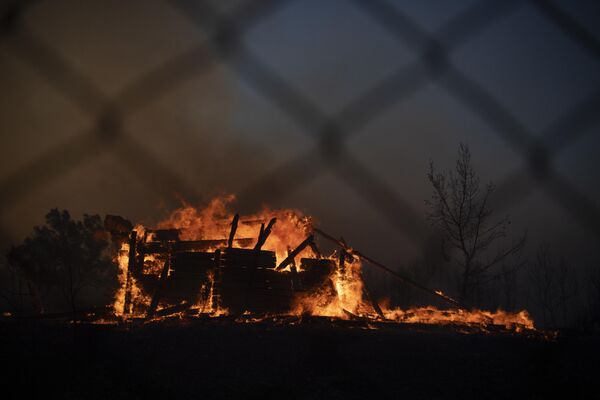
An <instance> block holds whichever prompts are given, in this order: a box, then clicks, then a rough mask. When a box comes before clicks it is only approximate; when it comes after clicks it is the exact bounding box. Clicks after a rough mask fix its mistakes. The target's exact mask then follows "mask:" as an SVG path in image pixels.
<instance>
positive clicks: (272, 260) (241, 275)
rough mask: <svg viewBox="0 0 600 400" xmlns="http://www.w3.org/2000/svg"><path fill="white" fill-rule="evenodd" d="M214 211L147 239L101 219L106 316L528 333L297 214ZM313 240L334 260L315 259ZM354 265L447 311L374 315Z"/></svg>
mask: <svg viewBox="0 0 600 400" xmlns="http://www.w3.org/2000/svg"><path fill="white" fill-rule="evenodd" d="M224 210H225V207H224V206H223V204H222V203H219V202H218V201H216V200H215V201H213V202H212V203H211V205H209V207H207V209H205V210H196V209H194V208H193V207H186V208H183V209H180V210H177V211H176V212H174V214H173V215H172V216H171V217H170V218H169V220H167V221H166V222H164V223H160V224H159V225H158V226H157V228H156V229H152V230H149V229H146V228H145V227H143V226H141V225H139V226H136V227H133V226H132V224H131V223H129V222H128V221H126V220H124V219H123V218H121V217H115V216H108V217H107V219H106V221H105V225H106V229H107V230H109V231H110V232H111V234H112V236H113V239H114V240H115V242H117V243H119V250H118V251H117V253H118V254H117V257H116V258H117V261H118V263H119V269H120V276H119V278H120V282H121V285H120V289H119V291H118V293H117V294H116V296H115V304H114V310H115V314H116V315H117V316H120V317H124V318H132V317H135V318H142V319H145V320H149V319H151V320H154V319H157V318H162V317H165V316H169V315H188V316H194V315H195V316H199V315H206V316H211V317H215V316H221V315H233V316H241V315H250V316H262V317H264V316H268V315H273V316H283V315H286V316H290V315H297V316H300V315H312V316H319V317H332V318H341V319H363V320H369V321H374V320H379V321H388V322H389V321H392V322H405V323H415V322H416V323H427V324H456V323H458V324H464V325H470V326H480V327H486V326H491V325H494V326H505V327H506V328H507V329H515V330H520V329H533V322H532V321H531V320H530V319H529V316H528V315H527V312H526V311H522V312H520V313H507V312H504V311H501V310H498V311H496V312H489V311H480V310H467V309H466V308H465V307H463V306H461V305H460V304H458V303H457V302H456V301H455V300H453V299H452V298H450V297H448V296H446V295H445V294H444V293H442V292H441V291H437V290H432V289H429V288H427V287H425V286H423V285H421V284H419V283H418V282H415V281H413V280H411V279H409V278H407V277H405V276H402V275H401V274H400V273H398V272H397V271H395V270H393V269H390V268H388V267H387V266H385V265H383V264H381V263H380V262H378V261H376V260H374V259H372V258H370V257H369V256H367V255H365V254H364V253H361V252H359V251H358V250H356V249H353V248H351V247H349V246H348V245H347V244H346V242H345V241H344V240H343V239H336V238H335V237H333V236H331V235H329V234H327V233H325V232H323V231H322V230H320V229H318V228H315V227H313V226H312V223H311V220H310V219H309V218H306V217H300V216H299V215H298V213H297V212H293V211H290V210H275V211H268V212H263V213H261V214H258V215H252V216H248V217H246V218H244V219H243V220H242V219H240V217H239V215H237V214H236V215H231V214H228V213H227V212H225V211H224ZM315 235H319V236H320V237H321V238H324V239H326V240H328V241H329V242H331V243H333V244H334V245H335V246H336V248H337V250H336V251H335V252H333V253H332V254H330V255H328V256H324V255H322V254H321V252H320V251H319V248H318V247H317V244H316V242H315ZM361 262H366V263H369V264H370V265H372V266H374V267H377V268H379V269H381V270H383V271H385V272H386V273H387V274H389V276H391V277H393V278H395V279H397V280H399V281H401V282H403V283H405V284H408V285H410V286H412V287H414V288H416V289H418V290H421V291H423V292H426V293H428V294H429V295H431V296H432V297H436V298H438V299H441V300H443V301H444V302H445V303H447V304H449V305H450V306H451V309H447V310H442V309H438V308H436V307H433V306H427V307H420V308H413V309H408V310H402V309H399V308H396V309H391V308H388V307H383V306H381V305H380V304H378V302H377V301H376V299H375V298H374V297H373V296H372V294H371V291H370V290H369V288H368V287H367V285H366V283H365V282H364V280H363V279H362V265H361Z"/></svg>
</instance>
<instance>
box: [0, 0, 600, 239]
mask: <svg viewBox="0 0 600 400" xmlns="http://www.w3.org/2000/svg"><path fill="white" fill-rule="evenodd" d="M41 3H45V2H41V1H40V2H38V1H15V2H12V3H9V4H8V5H7V6H5V7H4V8H3V9H2V13H3V14H2V16H1V17H0V41H1V42H2V45H3V46H4V51H6V52H8V53H10V54H11V56H13V57H16V58H18V59H19V60H20V62H22V63H24V64H26V65H27V66H28V68H30V69H31V70H32V71H34V73H35V74H36V75H38V77H39V78H40V79H42V80H43V81H44V82H45V83H46V84H48V85H50V86H52V87H53V88H54V89H55V90H57V91H58V92H60V94H61V95H62V96H63V97H64V98H66V99H67V100H68V101H69V102H70V103H71V104H72V105H74V106H76V107H77V109H78V110H79V112H81V113H82V114H84V115H85V116H87V117H88V118H89V119H90V120H92V121H94V123H93V126H92V127H91V128H89V129H86V130H84V131H82V132H80V133H79V134H77V135H74V136H72V137H71V138H70V139H68V140H67V141H65V142H60V143H57V144H56V145H55V146H54V147H52V148H50V149H49V150H47V151H46V152H45V153H43V154H40V155H38V156H37V157H36V158H35V159H34V160H32V161H30V162H29V163H28V164H26V165H23V166H21V167H20V168H19V169H17V170H14V171H12V173H11V174H10V175H8V176H5V177H4V178H3V179H2V181H1V182H0V193H2V197H1V198H0V206H1V209H2V210H10V209H11V207H12V206H13V205H15V204H17V203H19V202H20V201H21V200H22V199H23V198H25V197H26V196H28V195H29V194H30V193H32V192H34V191H35V190H36V188H38V187H39V186H40V185H42V184H46V183H48V182H52V181H53V180H55V179H56V178H59V177H60V176H62V175H63V174H66V173H67V172H68V171H69V170H71V169H73V168H75V167H79V166H81V165H85V164H86V163H88V162H90V160H93V159H94V158H95V157H97V156H99V155H100V154H104V153H111V154H112V156H113V157H115V158H117V159H119V160H120V161H121V162H123V163H124V165H127V167H128V169H129V170H130V171H131V172H132V173H133V174H135V176H136V177H137V178H138V179H139V181H140V182H142V184H143V185H147V186H148V187H149V188H150V189H152V190H156V191H162V192H165V193H178V194H180V195H181V196H182V197H183V198H185V199H187V200H188V201H190V202H198V201H201V200H206V199H205V197H204V196H205V194H203V193H202V192H201V190H200V189H199V188H198V187H195V186H193V185H190V184H189V182H188V181H187V180H186V179H183V178H182V177H180V176H178V174H177V173H176V172H174V171H173V170H172V169H171V168H170V167H169V166H168V165H166V164H165V163H164V162H162V161H161V160H159V159H158V158H157V157H156V156H155V155H153V153H152V152H150V151H147V150H144V148H145V147H144V146H139V143H138V141H139V138H138V137H137V136H135V135H130V134H129V133H128V129H127V127H126V125H127V124H126V122H127V121H128V119H129V118H130V116H132V115H133V114H135V113H136V111H138V110H139V109H140V108H142V107H144V106H146V105H147V104H149V103H152V102H157V101H158V100H159V99H160V98H161V97H162V96H164V95H165V94H167V93H168V92H169V91H172V90H174V89H175V88H178V87H182V86H185V85H186V84H187V83H188V82H189V81H190V80H192V79H194V78H196V77H198V76H200V75H202V74H207V73H210V71H211V70H212V69H214V68H217V65H219V64H222V63H225V64H226V65H228V66H229V67H230V69H231V70H232V71H234V73H235V74H236V76H237V79H239V80H241V81H242V82H243V83H244V84H245V85H247V86H248V87H250V88H252V89H253V90H255V91H256V92H257V93H259V94H260V95H262V96H263V98H264V99H266V100H267V101H268V102H269V103H270V104H271V105H272V106H273V107H275V108H276V109H277V110H278V112H280V113H282V114H283V115H285V117H287V118H289V119H290V120H291V121H293V123H294V124H296V125H297V126H298V127H299V128H300V130H301V131H302V132H305V133H306V137H305V138H304V140H305V141H306V142H307V143H308V144H309V145H308V146H306V147H303V148H301V149H300V151H299V152H298V153H297V155H296V156H294V157H291V158H289V159H287V160H285V161H284V162H283V163H281V164H280V165H278V166H277V168H276V169H274V170H271V171H269V172H268V173H266V174H264V175H262V176H259V177H258V178H257V179H256V180H255V181H253V182H251V183H249V184H247V185H246V186H245V187H246V189H245V190H243V191H242V192H241V193H239V197H240V199H256V200H255V202H257V203H260V202H261V201H262V198H261V195H262V193H265V192H268V193H269V199H276V198H278V196H281V195H283V194H284V193H287V192H289V191H294V190H297V189H299V188H301V187H303V186H305V185H307V184H310V183H311V182H312V181H313V180H314V179H316V177H318V176H321V175H323V174H324V173H331V174H334V175H335V176H336V177H337V178H339V179H340V180H341V181H343V182H345V183H346V184H347V185H348V187H350V188H351V189H352V190H353V191H355V192H356V194H357V195H358V196H359V197H362V198H364V200H365V201H366V203H368V204H370V205H371V206H372V208H373V210H374V211H375V212H376V213H380V214H381V215H382V216H383V217H385V218H386V219H387V220H389V221H390V222H391V223H392V225H393V226H394V227H395V228H396V229H397V230H399V231H400V232H402V233H403V234H406V235H407V236H409V237H411V238H413V239H414V240H415V241H416V242H418V243H424V242H425V241H426V236H427V233H426V232H427V229H426V227H425V225H424V224H425V222H424V220H423V216H422V215H419V214H418V213H417V212H416V211H415V210H414V209H413V208H412V207H411V205H410V203H409V201H407V200H406V199H404V198H403V197H402V196H401V195H399V194H398V193H397V191H396V190H394V189H393V188H391V187H389V184H388V183H386V180H384V179H381V178H380V177H379V176H378V175H377V174H376V173H374V172H373V171H372V170H371V169H370V168H369V166H368V165H365V163H364V161H361V160H360V159H359V158H357V157H356V156H354V155H353V154H352V153H351V152H350V151H348V150H347V143H348V141H349V139H350V138H351V137H355V136H357V135H360V134H361V132H362V131H363V130H362V128H363V127H365V126H366V125H368V124H369V123H371V122H372V121H374V120H375V119H377V118H378V117H379V116H381V115H382V114H383V113H384V112H386V111H387V110H389V109H390V108H392V107H393V106H394V105H396V104H398V103H399V102H402V101H405V100H407V99H409V98H411V96H414V94H415V93H416V92H418V91H419V90H421V89H422V88H424V87H425V86H426V85H428V84H430V83H431V82H435V83H436V84H437V85H438V86H439V87H440V88H442V89H443V90H444V91H445V92H447V94H448V95H450V96H452V97H453V98H455V99H456V100H457V101H458V102H459V103H461V104H463V105H464V106H465V107H466V108H468V109H469V110H470V111H471V112H472V113H474V114H476V115H477V116H478V117H479V118H480V119H481V120H483V121H484V122H485V123H486V124H487V125H488V126H489V127H490V128H491V130H492V131H493V132H494V133H495V134H496V135H497V137H498V138H500V139H501V140H502V141H504V142H505V143H506V144H507V145H508V146H509V147H510V148H511V149H513V150H515V152H516V153H518V154H520V155H521V156H522V160H523V163H524V165H525V167H524V168H523V169H522V170H521V171H518V172H515V173H513V174H512V175H510V176H509V177H508V178H506V179H505V180H504V181H503V182H500V183H499V185H498V186H499V190H498V191H497V192H498V193H500V194H502V197H500V198H499V203H498V207H499V208H501V209H502V208H507V207H509V206H510V205H513V204H515V203H518V202H519V201H521V200H522V199H523V198H524V197H525V196H526V195H527V194H528V193H529V192H530V191H531V190H532V189H533V188H534V187H540V188H543V190H544V192H545V193H546V194H547V195H548V196H550V197H551V198H553V199H554V200H555V201H556V202H557V203H558V204H560V205H561V206H562V208H563V209H564V210H565V211H566V212H567V213H569V215H570V216H571V217H572V219H573V220H575V221H576V222H577V223H578V224H580V225H581V226H583V227H585V228H586V229H588V230H589V231H590V232H592V233H593V234H594V235H598V236H600V212H599V210H598V206H597V203H595V202H594V201H593V200H592V199H589V198H588V197H586V195H584V194H582V193H580V192H579V191H578V190H577V189H576V188H575V186H574V185H573V184H572V183H571V182H569V180H568V179H567V178H565V177H564V176H562V175H561V174H560V172H559V171H557V170H556V169H555V168H554V166H553V160H554V159H555V158H556V157H557V156H558V155H559V154H561V153H562V152H566V151H569V148H570V147H572V145H573V144H574V143H575V142H577V141H578V140H580V139H581V138H582V137H583V136H584V135H585V134H586V133H587V132H589V131H590V128H592V127H594V126H595V125H596V124H597V123H598V119H600V113H598V104H599V103H600V89H597V90H595V91H593V92H592V94H591V95H589V96H588V97H587V98H585V99H584V100H583V101H581V102H580V103H579V104H578V105H576V106H575V107H572V108H571V109H570V110H568V112H567V113H566V114H564V115H563V116H562V117H560V118H558V119H557V120H556V121H554V123H552V124H551V125H550V126H549V127H548V128H546V129H544V131H543V132H540V133H538V132H533V131H531V129H530V128H528V127H527V126H526V125H525V124H524V123H522V122H521V121H520V120H519V118H517V117H516V116H515V115H513V113H512V112H511V111H510V110H508V109H507V108H506V107H505V106H504V105H503V104H502V103H501V102H500V101H498V99H497V98H496V96H495V94H494V93H492V92H490V91H489V90H488V89H486V88H484V87H482V86H481V85H480V84H479V83H478V82H477V81H476V80H475V79H473V78H472V77H471V76H469V74H468V73H465V72H463V71H462V70H461V68H459V67H457V66H456V65H455V64H454V63H453V61H452V57H451V56H452V53H453V51H454V50H455V49H456V48H458V47H459V46H460V45H461V44H462V43H465V42H466V41H469V40H472V39H473V38H476V37H478V36H479V35H481V34H482V32H484V31H485V30H486V29H487V28H488V27H489V26H490V25H492V24H494V23H497V22H498V21H500V20H502V19H504V18H507V17H508V16H510V15H511V13H514V12H515V10H516V9H518V8H519V7H520V6H521V5H522V4H523V2H522V1H493V2H490V1H480V2H475V3H473V4H472V5H471V6H469V7H467V8H466V9H464V10H462V11H461V12H460V13H458V14H457V15H455V16H453V17H452V18H450V19H449V20H448V21H447V22H446V23H444V24H443V25H442V26H441V28H439V29H437V30H436V31H435V32H433V33H432V32H431V30H428V29H425V28H424V27H422V26H420V24H419V23H418V22H417V21H416V20H414V19H413V18H411V17H409V16H408V15H405V14H403V13H402V12H401V11H400V9H399V8H397V7H394V6H392V5H390V4H389V3H387V2H385V1H366V0H356V1H351V2H349V3H350V4H351V6H352V7H354V8H355V9H356V10H358V11H359V12H361V13H363V14H364V16H365V17H367V18H368V19H369V21H370V23H375V24H378V26H379V27H380V28H381V29H382V30H384V31H386V32H387V33H389V34H390V35H391V36H392V37H393V38H394V40H396V41H397V42H398V45H399V46H402V47H403V48H407V49H409V51H410V52H412V53H413V54H414V55H415V58H414V60H416V61H413V62H410V63H408V64H405V65H402V66H400V67H399V69H398V70H397V71H395V72H394V73H393V74H390V75H388V76H387V77H386V78H385V79H383V80H381V81H379V82H375V83H374V84H372V85H371V86H370V88H369V89H368V90H366V91H364V92H362V94H360V95H359V96H357V97H356V98H353V99H348V100H347V102H346V103H345V105H344V106H343V107H342V108H341V109H339V110H338V111H336V112H334V113H328V112H325V111H323V110H322V107H319V105H317V104H315V103H314V101H311V99H309V98H307V96H306V95H305V94H304V93H303V92H301V91H299V90H298V89H297V88H296V87H295V86H294V85H292V84H290V83H289V81H288V80H287V79H286V78H285V77H284V76H283V75H282V74H281V73H280V71H277V70H275V69H273V67H271V66H268V65H267V64H266V63H264V62H263V61H262V60H261V59H260V57H258V56H257V55H256V54H254V53H253V51H252V50H251V49H250V47H249V46H248V45H247V44H246V43H245V42H244V40H243V39H244V36H245V35H246V34H247V32H248V31H249V30H251V29H252V28H254V27H256V26H259V25H260V24H261V23H262V22H263V21H264V20H265V19H267V18H269V16H271V15H272V14H274V13H275V12H277V11H278V10H280V9H282V8H284V7H285V6H288V3H292V2H291V1H283V0H281V1H277V0H267V1H247V2H239V4H238V5H237V6H236V7H235V8H233V9H232V10H229V12H227V13H224V12H222V11H221V10H218V9H217V8H214V7H213V6H212V5H211V4H213V3H210V2H204V1H191V0H176V1H168V2H166V4H167V5H168V7H169V8H170V9H171V10H172V11H173V12H174V13H179V15H180V16H183V17H184V18H186V19H187V20H189V22H190V23H191V24H193V25H194V26H196V27H197V28H198V30H199V34H201V35H203V38H204V39H205V40H206V41H207V43H208V44H209V47H208V48H207V46H206V43H204V42H203V43H202V45H198V46H195V47H192V48H190V49H188V50H186V51H185V52H182V53H180V54H177V55H176V56H174V57H172V58H170V59H167V60H163V61H162V62H161V63H159V64H158V65H157V66H155V67H153V68H152V69H150V70H148V71H145V72H143V73H141V74H140V75H139V76H137V77H136V78H135V79H134V80H133V81H131V82H130V83H129V84H128V85H127V86H126V88H125V89H123V90H121V91H120V92H119V93H118V94H117V95H115V96H111V97H107V96H106V95H105V94H103V93H104V91H103V90H101V88H98V87H96V84H95V83H94V82H92V81H91V80H90V79H88V78H87V77H86V76H84V75H82V74H81V73H79V72H78V71H79V70H78V69H77V68H74V67H73V65H72V64H71V61H70V60H68V59H66V58H64V57H63V56H61V54H60V53H59V52H58V51H56V50H55V49H54V48H53V46H52V45H50V44H49V43H50V42H49V41H47V40H46V38H43V37H39V36H36V35H35V34H34V33H32V31H31V29H30V28H29V27H28V26H27V24H24V23H22V22H23V19H24V17H25V16H26V15H27V14H28V13H30V12H32V11H33V10H35V9H36V7H38V5H39V4H41ZM528 3H529V4H530V5H532V6H533V7H535V9H536V10H537V11H538V12H539V14H540V15H542V16H543V17H544V18H545V19H546V20H547V21H548V22H549V23H551V24H553V25H554V26H556V27H558V28H559V30H560V31H561V32H562V33H563V34H564V35H565V36H566V37H568V38H569V39H570V40H572V41H574V42H576V43H577V44H578V45H580V46H581V47H582V48H583V49H584V50H585V51H586V52H587V53H589V55H590V56H592V57H594V58H596V59H600V41H599V40H598V39H597V38H596V37H594V35H593V34H592V33H590V32H589V31H588V30H587V29H586V28H585V27H584V26H582V25H581V24H580V23H579V22H577V21H576V20H575V19H574V18H572V17H571V16H569V15H568V14H567V13H565V12H563V11H562V10H561V8H560V7H558V6H557V5H555V4H554V3H553V2H552V1H544V0H539V1H531V2H528ZM4 134H10V132H5V133H4ZM2 236H3V237H4V238H5V239H6V240H5V242H6V241H7V240H8V239H9V237H10V235H9V234H8V233H7V232H4V233H3V234H2Z"/></svg>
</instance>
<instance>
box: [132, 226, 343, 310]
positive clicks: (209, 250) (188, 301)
mask: <svg viewBox="0 0 600 400" xmlns="http://www.w3.org/2000/svg"><path fill="white" fill-rule="evenodd" d="M238 221H239V217H238V215H236V216H235V217H234V219H233V221H232V223H231V230H230V235H229V238H228V239H216V240H215V239H205V240H182V239H181V238H180V231H179V230H177V229H157V230H146V231H145V232H144V233H143V235H139V234H138V232H137V231H136V230H132V231H131V232H130V233H129V239H128V240H129V242H128V246H127V247H128V249H127V252H128V255H127V272H126V278H125V279H126V282H125V295H124V304H123V314H124V315H129V314H134V315H142V314H145V316H146V317H153V316H155V315H162V316H164V315H168V314H171V313H177V312H182V311H185V310H188V309H190V308H196V309H197V310H199V312H200V313H204V312H206V313H211V312H218V310H222V311H223V310H226V312H227V313H231V314H234V315H236V314H242V313H251V314H284V313H288V312H290V310H291V308H292V306H293V302H294V299H295V298H296V296H298V295H301V294H303V293H310V292H313V291H317V290H326V291H327V290H330V291H334V290H335V289H334V288H333V287H331V285H332V282H331V281H330V280H329V277H330V275H331V274H332V272H333V270H334V268H336V263H335V262H334V261H333V260H331V259H328V258H320V257H317V258H308V257H302V258H300V265H296V257H297V256H298V254H300V253H301V252H302V250H304V249H305V248H306V247H311V248H312V249H313V252H315V253H317V254H318V250H317V249H316V245H315V242H314V240H313V236H312V235H311V236H308V237H307V238H306V239H305V240H304V241H303V242H301V243H300V244H299V245H298V246H297V247H296V248H295V249H293V250H290V252H289V255H288V256H287V257H286V258H285V259H284V260H283V261H282V262H280V263H279V264H277V259H276V256H275V252H274V251H269V250H264V249H263V248H262V247H263V245H264V243H265V242H266V240H267V238H268V236H269V234H270V232H271V229H272V227H273V225H274V224H275V222H276V219H271V220H270V221H269V223H268V224H267V225H266V227H265V226H264V224H263V225H262V226H261V228H260V233H259V236H258V238H256V239H253V238H237V239H236V238H235V233H236V229H237V224H238ZM252 244H254V245H253V247H249V246H251V245H252ZM134 282H135V283H134ZM134 285H135V286H136V288H135V289H134ZM136 290H137V291H143V292H144V293H147V294H151V295H150V297H149V299H146V301H145V302H138V303H137V304H136V302H135V301H134V300H133V298H134V297H135V291H136Z"/></svg>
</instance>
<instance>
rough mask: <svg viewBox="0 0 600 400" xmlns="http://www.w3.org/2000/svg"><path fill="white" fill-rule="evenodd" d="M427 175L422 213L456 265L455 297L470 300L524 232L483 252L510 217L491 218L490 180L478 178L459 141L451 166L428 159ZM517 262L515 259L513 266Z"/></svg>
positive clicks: (502, 232) (516, 247)
mask: <svg viewBox="0 0 600 400" xmlns="http://www.w3.org/2000/svg"><path fill="white" fill-rule="evenodd" d="M427 178H428V180H429V182H430V183H431V186H432V188H433V194H432V196H431V200H429V201H426V204H427V205H428V207H429V211H428V215H427V216H428V219H429V220H430V222H431V224H432V225H433V226H434V227H435V228H437V229H439V231H440V233H441V234H442V238H443V243H444V246H443V248H444V253H445V254H446V257H447V258H449V259H451V260H453V261H454V262H455V263H456V264H457V265H458V266H459V269H460V279H459V298H460V300H461V301H471V300H473V299H472V297H473V295H474V294H475V293H476V292H477V291H478V290H479V289H481V287H482V285H483V284H484V283H486V282H488V281H489V280H490V279H493V277H496V276H498V275H499V274H502V273H506V272H507V271H506V270H505V271H500V272H498V271H495V269H497V268H495V267H498V266H500V265H502V263H503V262H506V261H507V259H508V258H509V257H511V256H513V255H517V254H518V253H519V252H520V250H521V249H522V248H523V246H524V244H525V236H523V237H522V238H521V239H520V240H519V241H517V242H516V243H513V244H511V245H510V246H509V247H506V248H502V249H500V250H498V251H497V253H496V254H495V255H493V256H491V257H486V256H487V255H488V253H489V252H488V250H490V249H491V248H492V245H494V244H496V243H497V242H499V241H500V240H501V239H503V238H506V236H507V233H506V229H507V227H508V225H509V224H510V220H509V219H508V217H503V218H500V219H498V220H495V221H494V220H493V219H492V216H493V210H492V209H491V208H490V196H491V195H492V193H493V192H494V185H493V184H492V183H488V184H487V185H485V186H482V185H481V184H480V179H479V176H478V175H477V174H476V173H475V170H474V169H473V166H472V164H471V152H470V151H469V148H468V146H466V145H464V144H462V143H461V144H460V147H459V150H458V158H457V160H456V166H455V169H454V170H448V171H446V172H439V171H437V170H436V169H435V167H434V165H433V163H431V164H430V168H429V172H428V174H427ZM521 265H522V263H518V264H517V265H515V266H514V267H513V269H516V268H518V267H520V266H521Z"/></svg>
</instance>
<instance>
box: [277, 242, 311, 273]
mask: <svg viewBox="0 0 600 400" xmlns="http://www.w3.org/2000/svg"><path fill="white" fill-rule="evenodd" d="M312 241H314V236H313V235H310V236H308V237H307V238H306V239H304V241H303V242H302V243H300V244H299V245H298V246H297V247H296V248H295V249H294V250H293V251H292V252H291V253H290V254H289V255H288V256H287V257H286V258H285V260H283V261H282V262H281V263H280V264H279V265H278V266H277V268H275V269H283V268H285V267H287V266H288V265H289V264H291V263H292V262H293V261H294V259H295V258H296V256H298V254H300V252H301V251H302V250H304V249H305V248H306V246H308V245H309V244H310V243H311V242H312Z"/></svg>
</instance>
